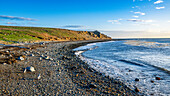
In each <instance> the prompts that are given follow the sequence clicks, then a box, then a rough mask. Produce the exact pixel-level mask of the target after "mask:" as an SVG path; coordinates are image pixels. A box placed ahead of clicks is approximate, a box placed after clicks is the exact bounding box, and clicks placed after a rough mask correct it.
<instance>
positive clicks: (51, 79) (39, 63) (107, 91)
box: [0, 40, 139, 96]
mask: <svg viewBox="0 0 170 96" xmlns="http://www.w3.org/2000/svg"><path fill="white" fill-rule="evenodd" d="M101 41H103V40H99V41H98V40H94V41H93V40H91V41H73V42H58V43H55V42H51V43H48V44H45V45H44V46H43V47H42V46H41V47H38V48H36V49H31V50H28V52H27V50H26V51H22V52H21V54H24V55H25V56H26V59H25V60H24V61H18V63H15V64H6V65H4V64H1V65H0V67H1V68H3V70H0V71H1V74H0V75H1V76H2V78H0V79H1V81H2V83H1V84H0V89H1V90H0V93H1V95H4V94H6V95H75V94H76V95H89V96H90V95H130V96H137V95H139V94H138V93H136V92H135V91H133V90H131V89H130V88H128V87H127V86H126V85H124V84H123V83H122V82H121V81H118V80H114V79H113V78H109V77H104V76H103V75H102V74H101V73H99V72H97V71H95V70H94V69H92V68H90V67H89V65H88V64H87V63H85V62H83V61H82V60H80V58H78V57H77V56H76V55H75V54H74V51H73V50H72V49H74V48H77V47H79V46H83V45H86V44H88V43H95V42H101ZM109 41H110V40H109ZM17 51H18V50H17ZM30 54H34V56H30ZM41 55H44V56H49V58H51V60H50V59H49V60H48V59H42V60H40V58H41ZM43 58H44V57H43ZM28 66H33V67H34V68H35V70H36V71H35V72H26V73H23V68H26V67H28ZM3 72H4V73H5V74H2V73H3ZM38 74H41V79H39V80H37V76H38Z"/></svg>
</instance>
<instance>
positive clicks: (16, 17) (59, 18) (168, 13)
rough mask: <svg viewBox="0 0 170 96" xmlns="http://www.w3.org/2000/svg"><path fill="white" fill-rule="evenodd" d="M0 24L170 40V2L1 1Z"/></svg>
mask: <svg viewBox="0 0 170 96" xmlns="http://www.w3.org/2000/svg"><path fill="white" fill-rule="evenodd" d="M0 25H8V26H33V27H52V28H64V29H71V30H87V31H93V30H98V31H100V32H102V33H104V34H106V35H109V36H110V37H112V38H170V0H0Z"/></svg>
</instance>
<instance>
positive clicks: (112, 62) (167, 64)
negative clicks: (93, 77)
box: [75, 39, 170, 96]
mask: <svg viewBox="0 0 170 96" xmlns="http://www.w3.org/2000/svg"><path fill="white" fill-rule="evenodd" d="M86 49H89V50H88V51H83V50H86ZM75 50H79V51H78V52H76V54H77V55H78V56H79V57H80V58H81V59H82V60H84V61H86V62H87V63H88V64H89V65H90V66H91V67H92V68H94V69H96V70H97V71H99V72H101V73H104V74H105V75H108V76H110V77H113V78H115V79H119V80H121V81H123V82H124V83H125V84H126V85H128V86H129V87H130V88H131V89H132V90H134V89H135V87H137V88H139V89H140V91H141V92H142V93H144V94H146V95H154V96H160V95H163V96H169V95H170V39H146V40H145V39H141V40H126V41H111V42H103V43H92V44H88V45H86V46H82V47H79V48H76V49H75ZM81 53H82V54H81ZM155 77H160V78H161V80H156V79H155ZM135 78H139V80H140V81H138V82H137V81H135ZM151 80H153V81H154V83H151Z"/></svg>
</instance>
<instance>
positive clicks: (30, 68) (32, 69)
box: [26, 66, 35, 72]
mask: <svg viewBox="0 0 170 96" xmlns="http://www.w3.org/2000/svg"><path fill="white" fill-rule="evenodd" d="M26 69H27V70H28V71H31V72H34V71H35V69H34V67H32V66H31V67H27V68H26Z"/></svg>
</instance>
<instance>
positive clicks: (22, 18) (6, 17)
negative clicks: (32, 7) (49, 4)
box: [0, 15, 37, 21]
mask: <svg viewBox="0 0 170 96" xmlns="http://www.w3.org/2000/svg"><path fill="white" fill-rule="evenodd" d="M0 18H1V19H9V20H22V21H37V20H36V19H32V18H25V17H15V16H5V15H0Z"/></svg>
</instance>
